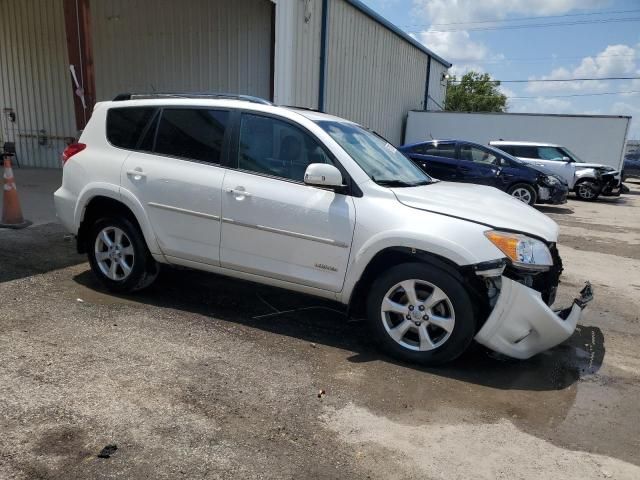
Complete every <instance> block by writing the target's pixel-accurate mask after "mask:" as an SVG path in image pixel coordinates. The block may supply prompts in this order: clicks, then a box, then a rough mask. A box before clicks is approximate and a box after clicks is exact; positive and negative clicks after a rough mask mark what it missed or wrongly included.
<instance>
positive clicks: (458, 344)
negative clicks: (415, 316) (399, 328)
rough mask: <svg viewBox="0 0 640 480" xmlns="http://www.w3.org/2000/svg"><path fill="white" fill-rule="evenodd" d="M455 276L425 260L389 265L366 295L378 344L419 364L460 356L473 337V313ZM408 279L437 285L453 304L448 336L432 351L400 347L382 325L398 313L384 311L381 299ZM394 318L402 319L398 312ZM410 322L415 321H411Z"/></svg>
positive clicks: (474, 323) (433, 363) (390, 352)
mask: <svg viewBox="0 0 640 480" xmlns="http://www.w3.org/2000/svg"><path fill="white" fill-rule="evenodd" d="M456 277H457V276H456V275H455V272H453V271H452V272H449V271H446V270H444V269H442V268H436V267H433V266H431V265H429V264H426V263H404V264H400V265H397V266H395V267H392V268H390V269H389V270H387V271H386V272H384V273H383V274H382V275H381V276H380V277H379V278H377V279H376V280H375V281H374V283H373V285H372V287H371V290H370V292H369V296H368V298H367V319H368V323H369V327H370V329H371V331H372V333H373V335H374V338H375V339H376V341H377V342H378V343H379V344H380V346H381V347H382V348H383V349H384V350H385V351H386V352H388V353H389V354H390V355H392V356H393V357H395V358H397V359H400V360H403V361H407V362H412V363H419V364H422V365H439V364H442V363H446V362H450V361H452V360H454V359H455V358H457V357H458V356H460V355H461V354H462V353H463V352H464V351H465V350H466V349H467V347H468V346H469V344H470V343H471V342H472V340H473V337H474V336H475V333H476V315H475V312H474V309H473V304H472V302H471V298H470V297H469V294H468V292H467V290H466V289H465V287H464V286H463V285H462V283H461V282H460V281H459V280H458V279H457V278H456ZM409 279H417V280H419V281H420V280H422V281H425V282H428V283H430V284H432V285H434V286H436V287H438V288H439V289H441V290H442V291H443V292H444V293H445V294H446V296H447V297H448V300H449V301H450V304H451V306H452V307H453V313H454V318H455V323H454V325H453V329H452V330H451V332H450V333H449V337H448V338H446V339H445V340H444V341H443V343H442V344H441V345H439V346H437V347H436V348H434V349H432V350H426V351H419V350H413V349H411V348H409V347H406V346H403V345H401V344H400V343H398V342H397V341H396V340H394V339H393V338H392V337H391V334H390V333H389V332H388V331H387V327H385V325H387V326H388V324H389V321H390V320H389V318H390V316H396V315H397V314H395V313H393V314H385V313H383V312H382V302H383V300H384V299H385V297H386V295H387V293H388V292H389V291H390V290H391V289H393V288H394V286H396V285H397V284H398V283H400V282H402V281H405V280H409ZM438 308H439V307H438ZM386 315H390V316H386ZM397 319H398V324H399V323H400V322H401V321H404V319H403V317H402V316H401V315H400V316H397ZM411 322H412V323H414V321H413V320H411ZM425 323H428V322H425ZM411 328H413V327H411ZM427 328H433V327H427ZM416 330H418V327H416ZM436 330H437V327H436ZM443 332H444V331H443ZM409 335H416V336H417V335H418V334H417V333H414V332H410V333H409ZM434 343H437V342H434Z"/></svg>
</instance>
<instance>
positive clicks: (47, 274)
mask: <svg viewBox="0 0 640 480" xmlns="http://www.w3.org/2000/svg"><path fill="white" fill-rule="evenodd" d="M17 174H18V175H17V176H18V178H20V177H19V175H20V172H17ZM629 185H630V187H631V188H632V191H631V193H630V194H628V195H624V196H623V197H621V198H620V199H612V200H603V201H600V202H597V203H585V202H580V201H577V200H575V199H570V200H569V203H568V204H566V205H563V206H559V207H541V208H540V209H541V210H542V211H544V212H545V213H547V214H548V215H550V216H551V217H552V218H553V219H554V220H556V221H557V222H558V223H559V224H560V227H561V239H560V245H561V246H560V252H561V255H562V257H563V260H564V262H565V273H564V275H563V282H562V284H561V287H560V292H559V297H558V301H557V305H561V304H563V303H568V302H570V300H571V299H572V298H573V296H574V295H575V294H576V293H577V291H578V290H579V289H580V288H581V286H582V285H583V283H584V281H585V280H590V281H591V282H592V283H593V285H594V287H595V299H594V301H593V302H592V304H591V305H590V306H589V307H588V309H587V310H586V311H585V313H584V315H583V317H582V319H581V322H580V325H579V328H578V330H577V331H576V333H575V334H574V336H573V337H572V338H571V339H570V340H568V341H567V342H566V343H565V344H563V345H560V346H558V347H557V348H555V349H553V350H551V351H549V352H546V353H544V354H541V355H538V356H537V357H534V358H532V359H530V360H528V361H511V360H506V359H504V358H497V357H496V356H493V355H489V354H488V353H487V352H486V351H485V350H483V349H481V348H479V347H478V348H474V349H472V351H470V352H469V353H467V354H466V355H464V356H463V357H462V358H460V359H459V360H458V361H456V362H455V363H454V364H452V365H448V366H446V367H442V368H435V369H426V368H419V367H416V366H414V365H408V364H402V363H398V362H396V361H393V360H391V359H389V358H387V357H385V356H383V355H381V354H380V353H379V352H378V351H377V349H376V348H375V346H374V345H372V344H371V342H370V340H369V338H368V335H367V333H366V330H365V329H364V328H363V324H362V322H358V321H347V319H346V318H345V316H344V315H343V313H342V312H341V311H340V310H339V309H336V305H333V304H330V303H326V302H324V301H321V300H317V299H314V298H310V297H306V296H302V295H297V294H292V293H289V292H285V291H282V290H277V289H273V288H268V287H262V286H257V285H254V284H251V283H246V282H241V281H236V280H230V279H227V278H222V277H218V276H215V275H211V274H204V273H199V272H195V271H189V270H177V269H169V268H167V269H164V270H163V272H162V274H161V276H160V278H159V279H158V282H157V283H156V284H154V286H153V287H152V288H150V289H149V290H147V291H145V292H142V293H140V294H138V295H135V296H130V297H117V296H113V295H110V294H107V293H106V292H105V291H104V290H103V289H102V288H101V287H100V286H99V285H98V283H97V282H96V281H95V280H94V278H93V276H92V275H91V273H90V271H89V267H88V264H87V263H86V261H85V258H84V257H82V256H79V255H77V254H75V253H74V244H73V242H72V241H70V239H68V238H67V239H65V234H64V232H63V230H62V228H61V227H60V226H59V225H58V224H57V223H55V222H54V221H52V220H51V219H49V220H48V221H47V217H46V215H44V214H43V215H40V214H38V218H39V219H40V218H42V220H40V221H38V222H36V224H35V225H34V226H33V227H30V228H28V229H25V230H20V231H8V230H0V478H2V479H52V478H56V479H101V478H105V479H106V478H128V479H134V478H135V479H137V478H149V479H169V478H171V479H174V478H188V479H198V478H225V479H227V478H242V479H251V478H274V479H275V478H296V479H297V478H321V479H324V478H354V479H356V478H377V479H378V478H379V479H394V478H398V479H400V478H428V479H447V480H449V479H468V478H475V479H495V478H505V479H520V478H522V479H529V478H554V479H574V478H580V479H593V478H616V479H638V478H640V403H639V401H638V399H639V398H640V341H639V340H640V322H639V316H640V221H639V220H640V215H639V212H640V183H635V184H634V183H630V184H629ZM38 191H40V192H41V191H48V190H47V188H44V189H42V188H40V189H39V190H38ZM20 193H21V195H22V196H25V195H30V192H29V188H28V187H26V188H22V189H21V190H20ZM30 201H31V200H26V201H25V202H24V203H25V204H27V203H29V202H30ZM43 208H45V210H46V209H49V205H48V204H47V205H45V206H44V207H43ZM27 213H28V212H27V211H26V208H25V214H27ZM27 216H28V215H27ZM278 312H285V313H278ZM321 390H324V391H325V394H323V395H319V392H320V391H321ZM109 445H115V446H117V449H114V448H111V449H110V450H111V455H110V457H109V458H100V457H99V454H100V453H101V451H102V450H103V448H105V447H107V446H109ZM105 453H108V452H105Z"/></svg>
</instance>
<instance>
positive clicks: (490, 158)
mask: <svg viewBox="0 0 640 480" xmlns="http://www.w3.org/2000/svg"><path fill="white" fill-rule="evenodd" d="M458 155H459V157H458V158H459V159H460V164H459V166H458V170H459V172H460V178H461V181H463V182H467V183H475V184H478V185H488V186H491V187H500V182H499V179H498V175H499V173H500V158H499V157H497V156H496V155H495V154H494V153H493V152H491V151H490V150H488V149H486V148H483V147H480V146H477V145H471V144H467V143H460V144H459V147H458Z"/></svg>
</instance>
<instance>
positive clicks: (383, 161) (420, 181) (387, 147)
mask: <svg viewBox="0 0 640 480" xmlns="http://www.w3.org/2000/svg"><path fill="white" fill-rule="evenodd" d="M317 123H318V125H320V127H322V129H323V130H325V131H326V132H327V133H328V134H329V135H331V138H333V139H334V140H335V141H336V142H337V143H338V144H339V145H340V146H341V147H342V148H344V150H345V151H346V152H347V153H348V154H349V156H351V158H353V159H354V160H355V162H356V163H357V164H358V165H359V166H360V168H362V170H364V171H365V173H366V174H367V175H368V176H369V177H370V178H371V180H373V181H374V182H376V183H377V184H378V185H383V186H385V187H414V186H417V185H426V184H428V183H432V182H433V180H432V179H431V177H429V176H428V175H427V174H426V173H424V172H423V171H422V170H420V169H419V168H418V167H416V166H415V165H414V164H413V162H412V161H411V160H409V159H408V158H407V157H405V156H404V155H403V154H402V153H400V152H399V151H398V150H396V148H395V147H394V146H393V145H391V144H390V143H389V142H387V141H386V140H384V139H383V138H382V137H380V136H378V135H376V134H374V133H372V132H370V131H368V130H365V129H364V128H362V127H360V126H358V125H356V124H353V123H344V122H335V121H331V120H323V121H319V122H317Z"/></svg>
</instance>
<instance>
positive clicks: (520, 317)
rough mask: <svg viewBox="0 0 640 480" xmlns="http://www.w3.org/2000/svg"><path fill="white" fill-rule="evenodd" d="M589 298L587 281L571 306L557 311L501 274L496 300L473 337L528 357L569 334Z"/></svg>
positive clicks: (521, 356) (521, 285)
mask: <svg viewBox="0 0 640 480" xmlns="http://www.w3.org/2000/svg"><path fill="white" fill-rule="evenodd" d="M592 298H593V291H592V287H591V284H590V283H589V282H587V284H586V285H585V287H584V288H583V289H582V291H581V292H580V295H579V296H578V297H577V298H576V299H575V300H574V301H573V304H572V306H571V307H568V308H566V309H564V310H560V311H557V312H556V311H553V310H552V309H551V308H550V307H549V306H547V304H546V303H545V302H544V300H543V299H542V296H541V295H540V292H538V291H536V290H534V289H532V288H529V287H527V286H526V285H523V284H521V283H519V282H517V281H515V280H511V279H510V278H508V277H505V276H502V277H501V288H500V293H499V297H498V300H497V301H496V304H495V306H494V308H493V311H492V312H491V314H490V315H489V318H488V319H487V321H486V322H485V324H484V325H483V327H482V328H481V329H480V331H479V332H478V333H477V335H476V337H475V339H476V341H477V342H478V343H480V344H482V345H484V346H486V347H488V348H490V349H491V350H495V351H496V352H499V353H502V354H504V355H508V356H510V357H514V358H519V359H526V358H530V357H532V356H533V355H536V354H537V353H540V352H542V351H544V350H547V349H549V348H551V347H555V346H556V345H558V344H559V343H562V342H563V341H565V340H566V339H567V338H569V337H570V336H571V335H572V334H573V331H574V330H575V328H576V325H577V323H578V320H579V319H580V315H581V314H582V310H583V309H584V308H585V307H586V305H587V304H588V303H589V302H590V301H591V300H592Z"/></svg>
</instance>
